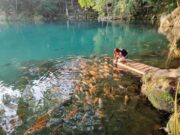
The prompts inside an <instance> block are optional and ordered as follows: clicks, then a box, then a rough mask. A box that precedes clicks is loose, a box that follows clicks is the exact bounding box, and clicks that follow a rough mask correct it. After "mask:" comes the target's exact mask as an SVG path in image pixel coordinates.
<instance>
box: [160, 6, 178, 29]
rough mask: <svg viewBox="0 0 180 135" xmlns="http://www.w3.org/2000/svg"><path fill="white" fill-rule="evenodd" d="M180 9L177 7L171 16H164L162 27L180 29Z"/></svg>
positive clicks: (161, 22) (161, 21)
mask: <svg viewBox="0 0 180 135" xmlns="http://www.w3.org/2000/svg"><path fill="white" fill-rule="evenodd" d="M179 20H180V7H177V8H176V9H175V10H174V11H173V12H172V13H171V14H168V15H167V16H162V17H161V20H160V27H180V21H179Z"/></svg>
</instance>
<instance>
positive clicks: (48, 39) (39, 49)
mask: <svg viewBox="0 0 180 135" xmlns="http://www.w3.org/2000/svg"><path fill="white" fill-rule="evenodd" d="M0 42H1V44H0V69H1V70H0V80H3V81H14V80H15V79H16V78H17V77H18V76H19V75H20V73H21V69H22V68H23V67H22V65H21V64H22V63H23V62H27V61H36V60H50V59H56V58H59V57H67V56H79V55H81V56H90V55H97V56H100V55H104V54H108V55H110V56H112V52H113V49H114V48H115V47H122V48H126V49H127V50H128V51H129V58H131V59H137V60H139V61H143V62H145V63H148V64H149V63H150V64H152V65H156V66H161V65H162V66H164V65H163V64H164V61H165V57H164V56H165V54H166V53H167V40H166V38H165V37H164V36H162V35H160V34H158V32H157V30H156V29H155V28H153V27H151V26H149V25H147V24H146V25H142V24H101V23H95V22H94V23H87V22H84V23H69V24H68V25H67V23H48V24H32V23H29V24H6V25H5V24H4V25H0ZM157 57H158V62H157ZM159 61H161V64H159V63H160V62H159Z"/></svg>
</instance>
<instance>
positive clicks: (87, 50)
mask: <svg viewBox="0 0 180 135" xmlns="http://www.w3.org/2000/svg"><path fill="white" fill-rule="evenodd" d="M9 37H11V39H9ZM0 40H1V45H0V47H1V49H0V69H1V70H0V80H3V83H1V84H0V92H1V93H2V94H1V96H0V102H1V103H2V106H1V108H0V124H1V126H2V127H3V129H4V130H6V131H7V132H8V134H12V135H13V134H24V135H26V134H43V135H46V134H47V135H49V134H50V133H52V134H55V133H60V134H61V133H64V134H85V133H91V134H100V133H101V134H124V135H126V134H129V133H130V134H135V135H136V134H137V135H140V134H143V135H144V134H145V133H147V134H148V133H149V134H154V133H155V134H156V133H157V134H161V132H160V131H159V128H160V127H161V126H162V124H161V119H160V118H159V114H158V113H157V112H156V111H155V110H153V109H152V108H150V107H148V105H147V102H146V101H145V100H143V98H142V97H140V96H139V91H140V82H139V81H137V80H139V79H138V78H133V77H132V76H131V75H129V74H125V73H123V72H119V71H117V70H116V69H114V68H113V67H112V60H111V57H110V56H112V52H113V49H114V48H115V47H123V48H126V49H127V50H128V51H129V58H131V59H134V60H137V61H141V62H144V63H147V64H150V65H155V66H158V67H164V63H165V59H166V57H165V55H166V54H167V41H166V39H165V38H164V37H163V36H162V35H159V34H158V33H157V32H156V30H155V29H153V28H151V27H147V26H144V25H134V24H129V25H125V24H119V25H117V24H111V25H108V26H107V25H103V24H97V23H73V24H70V25H69V27H68V28H67V27H66V25H65V24H64V23H57V24H54V23H53V24H36V25H35V24H20V25H18V24H16V25H15V24H13V25H8V26H3V25H1V26H0ZM103 54H106V57H101V56H102V55H103ZM69 56H71V57H69ZM79 56H86V57H87V58H86V59H85V58H82V57H79ZM89 56H91V57H92V56H93V57H92V58H89ZM157 57H158V59H157ZM160 63H162V65H161V64H160ZM7 83H10V84H11V86H12V87H10V85H6V84H7ZM142 108H143V109H142ZM139 123H143V125H142V126H139ZM0 130H1V128H0ZM0 132H1V131H0Z"/></svg>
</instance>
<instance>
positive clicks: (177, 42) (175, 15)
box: [159, 7, 180, 58]
mask: <svg viewBox="0 0 180 135" xmlns="http://www.w3.org/2000/svg"><path fill="white" fill-rule="evenodd" d="M159 32H160V33H162V34H164V35H165V36H166V37H167V39H168V40H169V42H170V44H171V48H170V49H171V52H172V54H173V56H175V57H177V58H180V7H177V8H176V9H175V10H174V11H173V12H172V13H171V14H169V15H167V16H162V17H161V19H160V27H159Z"/></svg>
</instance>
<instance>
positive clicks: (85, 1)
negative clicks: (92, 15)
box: [78, 0, 95, 8]
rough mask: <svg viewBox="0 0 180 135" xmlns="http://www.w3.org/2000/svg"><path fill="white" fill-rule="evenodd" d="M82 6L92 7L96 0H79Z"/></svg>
mask: <svg viewBox="0 0 180 135" xmlns="http://www.w3.org/2000/svg"><path fill="white" fill-rule="evenodd" d="M78 2H79V5H80V7H81V8H91V7H93V6H94V4H95V3H94V0H78Z"/></svg>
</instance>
